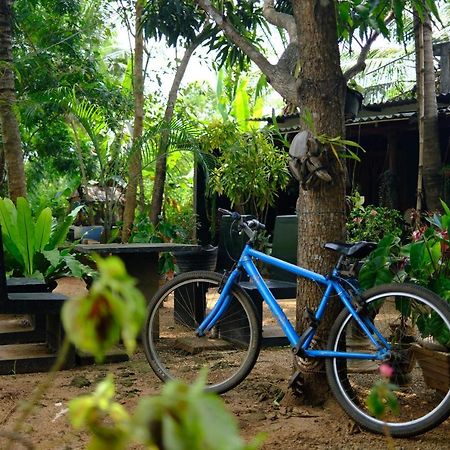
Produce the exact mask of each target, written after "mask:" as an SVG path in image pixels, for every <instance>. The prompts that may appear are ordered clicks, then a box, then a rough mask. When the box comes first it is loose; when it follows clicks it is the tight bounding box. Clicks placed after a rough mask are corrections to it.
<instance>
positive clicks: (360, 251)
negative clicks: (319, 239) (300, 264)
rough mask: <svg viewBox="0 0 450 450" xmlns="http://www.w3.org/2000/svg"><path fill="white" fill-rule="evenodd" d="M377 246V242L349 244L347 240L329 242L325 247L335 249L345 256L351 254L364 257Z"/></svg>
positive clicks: (354, 256) (355, 256)
mask: <svg viewBox="0 0 450 450" xmlns="http://www.w3.org/2000/svg"><path fill="white" fill-rule="evenodd" d="M376 247H377V244H376V242H367V241H360V242H356V243H353V244H347V243H345V242H327V243H326V244H325V245H324V248H326V249H328V250H333V251H335V252H338V253H340V254H342V255H345V256H351V257H353V258H364V257H365V256H367V255H368V254H369V253H370V252H371V251H372V250H374V249H375V248H376Z"/></svg>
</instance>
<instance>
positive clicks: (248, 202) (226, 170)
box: [202, 121, 289, 221]
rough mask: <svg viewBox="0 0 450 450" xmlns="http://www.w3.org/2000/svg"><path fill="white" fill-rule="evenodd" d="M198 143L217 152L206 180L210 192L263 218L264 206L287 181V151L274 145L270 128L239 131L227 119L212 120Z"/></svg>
mask: <svg viewBox="0 0 450 450" xmlns="http://www.w3.org/2000/svg"><path fill="white" fill-rule="evenodd" d="M202 146H203V149H204V151H205V152H209V153H213V152H214V153H216V154H217V158H216V159H215V167H214V168H213V169H212V170H211V173H210V177H209V180H208V187H209V191H210V193H211V194H219V195H225V196H226V197H227V198H228V199H229V200H230V201H231V206H232V207H233V208H235V209H237V210H238V211H239V212H241V213H245V214H251V215H254V216H255V217H258V218H259V219H261V220H262V221H265V216H266V214H267V210H268V207H269V206H271V205H273V204H274V203H275V200H276V197H277V194H278V192H279V191H280V190H281V189H283V188H285V187H286V185H287V183H288V180H289V172H288V169H287V163H288V155H287V152H286V151H285V150H284V149H279V148H277V147H276V146H275V145H274V142H273V136H272V135H271V133H270V131H269V130H268V129H262V130H261V129H259V130H247V131H240V130H239V127H238V125H237V124H236V123H234V122H231V121H230V122H227V123H220V124H214V123H213V124H212V125H210V126H209V127H208V129H207V130H206V132H205V134H204V136H203V138H202Z"/></svg>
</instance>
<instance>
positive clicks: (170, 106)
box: [150, 33, 205, 225]
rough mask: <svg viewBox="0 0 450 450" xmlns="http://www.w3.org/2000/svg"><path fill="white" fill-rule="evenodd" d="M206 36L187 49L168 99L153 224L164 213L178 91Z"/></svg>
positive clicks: (159, 152)
mask: <svg viewBox="0 0 450 450" xmlns="http://www.w3.org/2000/svg"><path fill="white" fill-rule="evenodd" d="M204 37H205V35H203V33H200V35H199V36H197V38H196V39H195V40H194V41H193V42H192V43H191V44H190V45H189V46H188V47H187V48H186V51H185V52H184V55H183V59H182V60H181V62H180V65H179V66H178V67H177V70H176V72H175V77H174V79H173V82H172V86H171V88H170V92H169V97H168V99H167V105H166V111H165V112H164V125H165V129H164V130H163V131H162V133H161V139H160V141H159V148H158V153H157V157H156V168H155V181H154V184H153V192H152V205H151V208H150V220H151V222H152V223H153V224H155V225H156V224H157V223H158V222H159V217H160V214H161V211H162V205H163V197H164V184H165V182H166V171H167V150H168V147H169V139H170V122H171V121H172V118H173V112H174V108H175V102H176V101H177V97H178V89H179V88H180V84H181V81H182V79H183V76H184V74H185V72H186V68H187V65H188V63H189V60H190V59H191V56H192V55H193V53H194V51H195V50H196V48H197V47H198V46H199V45H200V44H201V43H202V41H203V39H204Z"/></svg>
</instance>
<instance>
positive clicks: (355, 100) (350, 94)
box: [344, 88, 364, 119]
mask: <svg viewBox="0 0 450 450" xmlns="http://www.w3.org/2000/svg"><path fill="white" fill-rule="evenodd" d="M363 98H364V97H363V95H362V94H361V92H358V91H355V90H354V89H350V88H347V91H346V93H345V107H344V112H345V118H346V119H354V118H355V117H356V116H357V115H358V113H359V110H360V109H361V105H362V101H363Z"/></svg>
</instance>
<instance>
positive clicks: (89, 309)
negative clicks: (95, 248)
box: [62, 257, 145, 361]
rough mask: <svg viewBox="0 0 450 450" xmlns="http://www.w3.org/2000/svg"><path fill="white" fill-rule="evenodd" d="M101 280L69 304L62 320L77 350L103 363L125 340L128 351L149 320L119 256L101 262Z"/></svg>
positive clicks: (141, 299) (131, 279)
mask: <svg viewBox="0 0 450 450" xmlns="http://www.w3.org/2000/svg"><path fill="white" fill-rule="evenodd" d="M97 264H98V268H99V271H100V276H99V278H98V279H97V280H96V281H95V282H94V283H93V285H92V286H91V288H90V290H89V292H88V293H87V294H86V295H85V296H83V297H78V298H75V299H71V300H69V301H67V302H65V304H64V306H63V310H62V320H63V324H64V329H65V330H66V333H67V336H68V337H69V339H70V340H71V342H72V343H74V344H75V346H76V347H77V348H79V349H80V350H82V351H85V352H87V353H90V354H93V355H94V356H95V358H96V360H98V361H101V360H102V359H103V358H104V356H105V354H106V352H107V351H108V350H109V349H110V348H111V347H112V346H113V345H115V344H117V343H118V341H119V339H120V338H121V339H122V341H123V343H124V345H125V348H126V349H127V352H128V353H129V354H131V353H132V352H133V351H134V349H135V346H136V336H137V335H138V334H139V331H140V329H141V326H142V322H143V320H144V317H145V299H144V297H143V295H142V293H141V292H140V291H139V290H138V289H137V288H136V287H135V280H134V279H133V278H131V277H129V276H128V275H127V273H126V270H125V266H124V264H123V262H122V261H121V260H120V259H119V258H117V257H110V258H107V259H97Z"/></svg>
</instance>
